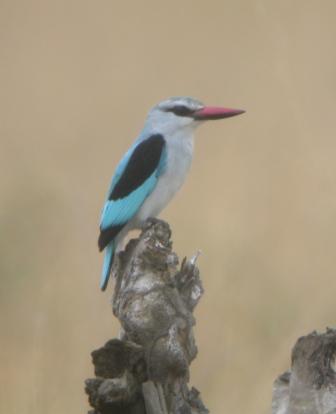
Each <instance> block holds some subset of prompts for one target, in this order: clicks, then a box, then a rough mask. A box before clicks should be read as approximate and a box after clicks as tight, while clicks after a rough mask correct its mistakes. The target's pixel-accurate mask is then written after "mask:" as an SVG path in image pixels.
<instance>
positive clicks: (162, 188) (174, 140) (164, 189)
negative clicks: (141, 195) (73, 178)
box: [135, 131, 194, 224]
mask: <svg viewBox="0 0 336 414" xmlns="http://www.w3.org/2000/svg"><path fill="white" fill-rule="evenodd" d="M166 145H167V147H166V148H167V164H166V169H165V172H164V173H163V174H162V175H161V177H160V178H159V179H158V182H157V185H156V187H155V188H154V190H153V192H152V193H151V194H150V196H149V197H148V198H147V199H146V201H145V202H144V203H143V205H142V207H141V208H140V210H139V212H138V213H137V215H136V220H135V221H136V222H137V224H141V223H142V222H143V221H145V220H146V219H147V218H149V217H155V216H157V215H158V214H159V213H160V212H161V210H162V209H163V208H164V207H165V206H166V205H167V204H168V203H169V201H170V200H171V199H172V197H173V196H174V195H175V194H176V192H177V191H178V190H179V189H180V188H181V186H182V184H183V183H184V180H185V178H186V175H187V173H188V171H189V168H190V165H191V160H192V155H193V147H194V145H193V135H192V132H190V133H188V134H185V131H184V134H183V135H182V134H176V135H174V136H171V137H169V139H167V140H166Z"/></svg>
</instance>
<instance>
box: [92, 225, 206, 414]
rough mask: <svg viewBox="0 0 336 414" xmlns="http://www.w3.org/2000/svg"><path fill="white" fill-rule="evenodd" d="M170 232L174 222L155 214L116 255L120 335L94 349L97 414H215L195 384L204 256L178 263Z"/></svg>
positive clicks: (116, 307) (116, 308) (115, 309)
mask: <svg viewBox="0 0 336 414" xmlns="http://www.w3.org/2000/svg"><path fill="white" fill-rule="evenodd" d="M170 238H171V231H170V229H169V226H168V224H167V223H165V222H163V221H161V220H157V219H155V220H153V219H150V220H148V221H147V222H146V224H145V226H144V229H143V231H142V233H141V234H140V237H139V238H137V239H134V240H131V241H130V242H129V243H128V245H127V247H126V249H125V250H124V251H123V252H120V253H119V254H118V256H117V257H116V260H115V262H114V265H113V269H112V273H113V275H114V278H115V288H114V294H113V299H112V309H113V313H114V315H115V316H116V317H117V318H118V320H119V322H120V324H121V333H120V337H119V338H118V339H112V340H110V341H108V342H107V343H106V344H105V345H104V346H103V347H102V348H100V349H98V350H95V351H93V352H92V361H93V364H94V369H95V378H91V379H88V380H86V387H85V390H86V393H87V394H88V396H89V403H90V405H91V406H92V408H93V410H91V411H90V413H91V414H112V413H113V414H119V413H120V414H206V413H208V410H207V409H206V408H205V406H204V405H203V403H202V401H201V399H200V395H199V392H198V391H197V390H196V389H195V388H191V389H190V388H189V386H188V382H189V366H190V364H191V362H192V361H193V359H194V358H195V357H196V355H197V347H196V344H195V338H194V333H193V326H194V325H195V319H194V316H193V310H194V308H195V306H196V305H197V303H198V301H199V299H200V298H201V296H202V293H203V288H202V283H201V280H200V276H199V271H198V268H197V267H196V259H197V255H195V256H194V257H193V258H192V259H191V260H186V259H184V260H183V261H182V264H181V266H179V260H178V257H177V255H176V254H175V253H174V252H173V251H172V243H171V240H170Z"/></svg>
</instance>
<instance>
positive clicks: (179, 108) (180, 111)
mask: <svg viewBox="0 0 336 414" xmlns="http://www.w3.org/2000/svg"><path fill="white" fill-rule="evenodd" d="M168 112H173V113H174V114H175V115H177V116H191V115H192V114H193V113H194V110H193V109H190V108H188V107H187V106H184V105H175V106H174V107H173V108H169V109H168Z"/></svg>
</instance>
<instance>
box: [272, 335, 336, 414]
mask: <svg viewBox="0 0 336 414" xmlns="http://www.w3.org/2000/svg"><path fill="white" fill-rule="evenodd" d="M335 357H336V330H333V329H327V331H326V332H325V333H320V334H319V333H317V332H312V333H311V334H309V335H307V336H303V337H301V338H299V339H298V341H297V342H296V344H295V346H294V348H293V351H292V367H291V370H290V371H287V372H285V373H284V374H282V375H280V377H278V378H277V380H276V381H275V382H274V388H273V400H272V414H335V413H336V372H335Z"/></svg>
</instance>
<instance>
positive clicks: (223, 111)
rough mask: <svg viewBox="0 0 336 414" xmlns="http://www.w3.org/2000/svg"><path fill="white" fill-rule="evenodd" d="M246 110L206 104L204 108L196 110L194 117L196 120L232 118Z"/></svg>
mask: <svg viewBox="0 0 336 414" xmlns="http://www.w3.org/2000/svg"><path fill="white" fill-rule="evenodd" d="M244 112H245V111H243V110H241V109H230V108H220V107H217V106H205V107H204V108H202V109H199V110H198V111H196V112H195V113H194V115H193V118H194V119H195V120H196V121H208V120H210V119H223V118H230V117H231V116H236V115H240V114H243V113H244Z"/></svg>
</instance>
